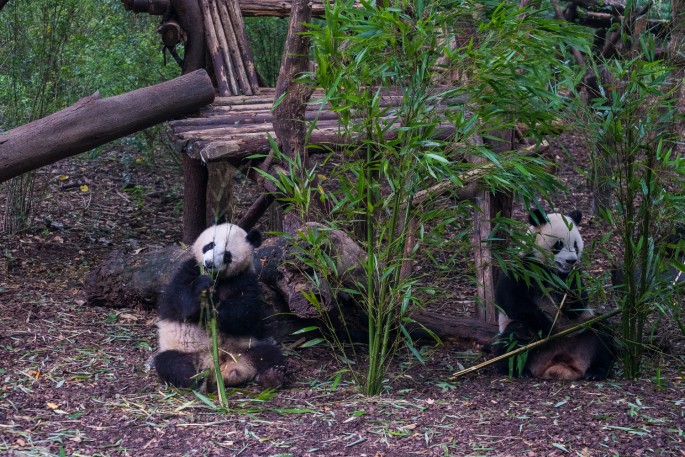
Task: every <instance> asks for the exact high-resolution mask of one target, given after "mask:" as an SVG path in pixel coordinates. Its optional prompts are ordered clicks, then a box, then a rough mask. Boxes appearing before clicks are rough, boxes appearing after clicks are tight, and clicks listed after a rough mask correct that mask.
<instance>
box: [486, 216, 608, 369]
mask: <svg viewBox="0 0 685 457" xmlns="http://www.w3.org/2000/svg"><path fill="white" fill-rule="evenodd" d="M581 218H582V214H581V213H580V211H574V212H572V213H570V214H569V215H563V214H559V213H552V214H544V213H542V212H541V211H535V212H534V213H533V214H531V216H530V218H529V221H530V224H531V227H530V231H531V232H532V234H533V235H534V236H535V244H536V246H535V253H534V256H528V257H526V258H524V259H523V265H524V269H527V270H529V273H530V272H533V271H536V272H537V275H538V276H540V275H542V276H546V277H547V278H548V281H545V282H544V285H543V286H541V284H539V283H538V282H536V281H534V280H531V279H530V277H529V278H526V277H525V274H521V272H519V273H518V274H517V275H515V274H514V273H513V272H507V273H501V274H500V277H499V280H498V283H497V287H496V289H495V302H496V304H497V307H498V310H499V315H498V324H499V332H500V333H499V334H498V335H497V337H496V341H495V353H496V354H497V355H502V354H505V353H506V352H508V351H510V350H512V349H514V348H516V347H518V346H523V345H526V344H529V343H531V342H533V341H535V340H537V339H540V338H544V337H546V336H548V335H551V334H554V333H558V332H559V331H561V330H564V329H567V328H570V327H572V326H574V325H577V324H580V323H582V322H585V321H587V320H588V319H590V318H591V317H592V316H593V314H594V313H593V310H592V309H590V308H588V303H587V293H586V291H585V290H584V288H583V284H582V282H581V281H580V276H579V275H577V274H575V275H572V274H573V273H574V269H575V268H576V266H577V264H578V263H579V261H580V257H581V254H582V252H583V239H582V237H581V236H580V232H579V231H578V224H580V221H581ZM524 273H525V272H524ZM563 284H566V286H565V287H564V286H563ZM613 361H614V345H613V337H612V335H611V334H610V331H609V330H608V329H607V328H606V327H604V326H602V327H599V326H597V327H592V328H586V329H583V330H579V331H577V332H574V333H571V334H569V335H567V336H564V337H560V338H558V339H555V340H552V341H550V342H548V343H545V344H543V345H542V346H538V347H536V348H533V349H531V350H530V351H529V352H528V353H527V356H526V357H525V363H524V364H523V365H522V366H521V367H520V368H521V369H520V370H514V372H515V374H518V375H521V376H532V377H536V378H542V379H555V380H576V379H589V380H599V379H604V378H606V377H607V375H608V374H609V371H610V370H611V367H612V365H613ZM510 366H511V365H510V362H509V360H506V359H505V360H503V361H500V362H499V364H498V368H499V370H500V372H502V373H504V374H506V373H509V372H510ZM515 366H516V364H515V363H514V365H513V366H512V367H515Z"/></svg>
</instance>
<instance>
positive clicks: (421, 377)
mask: <svg viewBox="0 0 685 457" xmlns="http://www.w3.org/2000/svg"><path fill="white" fill-rule="evenodd" d="M564 141H565V146H566V148H568V149H569V150H570V151H571V152H574V151H576V152H578V153H581V152H582V148H583V145H582V144H580V143H579V142H578V141H577V140H575V139H573V138H570V137H567V138H565V139H564ZM559 155H560V156H563V153H562V152H561V149H559ZM153 165H156V166H157V167H158V169H159V170H161V173H157V172H153V171H154V170H155V169H154V167H153ZM562 176H564V177H565V179H566V180H567V181H568V182H569V184H570V185H571V187H572V188H573V189H574V190H573V192H572V193H571V194H570V195H569V196H568V197H567V198H566V199H565V201H564V202H561V201H560V202H558V204H559V205H560V206H566V203H567V202H570V203H572V204H573V206H575V207H578V208H579V209H582V210H583V211H584V212H585V213H589V202H588V198H587V192H586V189H585V185H584V181H583V180H582V179H579V178H578V175H577V174H575V173H573V172H572V169H571V168H570V167H569V168H568V170H562ZM45 178H46V182H47V188H46V193H45V195H44V199H43V202H42V209H41V212H40V214H41V215H40V218H39V219H40V220H39V221H38V222H37V223H36V224H35V227H34V228H33V229H31V230H30V231H29V232H28V233H24V234H22V235H21V236H12V237H4V238H0V240H2V245H3V253H2V256H1V257H0V309H2V313H0V453H3V454H5V455H132V456H155V455H244V456H275V455H293V456H310V455H311V456H314V455H327V456H329V455H330V456H377V457H381V456H404V455H435V456H439V455H440V456H442V455H458V456H461V455H493V456H495V455H497V456H525V455H530V456H536V455H540V456H547V455H567V454H568V455H581V456H599V455H621V456H637V455H685V384H684V383H685V381H684V380H683V360H684V357H685V353H684V352H683V350H682V348H683V338H682V336H679V335H678V334H677V333H675V332H674V333H670V334H669V340H670V341H669V343H670V346H671V352H670V353H668V354H662V353H656V352H654V353H650V355H649V357H650V360H648V363H647V365H648V369H647V375H646V376H645V377H644V378H643V379H640V380H638V381H634V382H625V381H622V380H620V378H617V377H616V378H614V379H612V380H609V381H607V382H601V383H598V382H577V383H561V382H537V381H533V380H510V379H507V378H503V377H501V376H498V375H496V374H495V373H494V372H493V371H491V370H484V371H482V372H480V373H478V374H476V375H471V376H469V377H465V378H460V379H459V380H456V381H453V380H450V375H451V374H452V373H454V372H455V371H457V370H458V369H459V368H460V367H462V366H469V365H473V364H474V363H476V362H477V361H479V360H480V359H481V355H480V354H479V353H477V352H474V351H472V350H470V349H469V348H465V347H463V346H458V345H457V344H456V343H454V342H449V341H448V342H446V344H445V345H444V346H442V347H439V348H437V349H426V351H427V352H433V354H432V357H431V358H430V359H429V362H428V364H427V366H421V365H418V364H417V363H416V362H415V361H413V360H412V359H408V358H407V359H400V360H399V361H398V363H397V364H396V366H395V367H394V368H393V370H392V371H391V373H390V376H389V379H388V390H387V392H386V393H385V394H384V395H381V396H379V397H377V398H371V399H369V398H364V397H362V396H360V395H358V394H357V393H356V392H355V390H354V388H353V386H352V384H351V383H350V381H349V378H348V377H347V376H345V375H344V374H342V375H341V380H340V382H339V383H337V382H335V379H336V376H335V374H336V372H337V371H338V370H339V369H340V366H339V365H338V364H337V363H336V361H335V360H334V358H333V357H332V356H331V353H330V352H328V351H327V350H326V349H325V348H320V347H315V348H309V349H300V348H298V349H288V350H287V354H288V356H289V361H290V362H289V363H290V372H291V382H290V385H289V386H288V388H286V389H285V390H283V391H280V392H277V393H276V394H274V395H273V396H270V395H265V394H263V393H261V392H260V391H259V389H257V388H256V387H255V386H248V387H247V388H246V389H245V390H241V391H236V392H235V393H234V395H233V396H232V397H231V406H230V408H229V410H228V411H222V410H218V409H217V408H216V407H215V406H214V405H213V404H212V403H211V402H206V401H204V399H203V398H201V397H199V396H196V395H194V394H193V393H182V392H179V391H176V390H174V389H169V388H166V387H165V386H163V385H162V384H160V382H159V381H158V379H157V378H156V376H155V375H154V373H151V372H149V371H148V369H147V368H146V363H147V361H148V359H149V357H150V356H151V354H152V352H153V350H154V346H155V344H156V343H155V327H154V313H152V312H150V311H146V310H143V309H140V308H130V309H125V310H111V309H106V308H90V307H87V306H84V300H83V298H84V297H83V292H82V280H83V277H84V276H85V274H86V273H87V272H88V271H89V270H90V269H91V268H92V267H93V266H95V265H97V264H98V262H99V261H100V260H101V259H103V258H104V256H105V255H107V253H108V252H110V251H111V250H112V249H114V248H120V247H126V248H128V249H131V250H137V249H148V248H149V246H150V244H154V245H168V244H172V243H175V242H178V240H179V239H180V233H181V222H180V220H181V219H180V213H179V210H180V187H179V184H178V183H179V182H180V181H179V179H178V177H177V175H176V171H175V168H174V164H173V163H172V161H170V160H169V159H168V158H166V159H164V158H161V159H158V163H157V164H149V163H146V162H145V160H143V159H141V160H139V161H136V160H135V157H133V158H131V157H129V156H127V155H125V154H122V153H120V152H109V153H107V154H104V155H102V156H100V157H98V158H96V159H94V160H86V159H85V158H77V159H72V160H69V161H65V162H62V163H60V164H58V165H57V166H55V167H53V169H52V171H51V172H50V173H49V174H48V175H46V176H45ZM82 185H87V186H88V188H87V189H86V188H82V187H81V186H82ZM581 229H582V230H583V234H584V236H585V237H586V239H591V238H592V237H593V236H594V235H597V233H598V232H599V231H601V227H598V226H597V225H596V224H595V223H594V222H592V221H589V222H586V223H584V224H583V226H581ZM141 252H145V251H141ZM592 268H601V266H600V267H598V266H597V265H593V266H592ZM450 284H452V289H451V290H449V292H448V293H446V294H445V296H446V297H450V298H449V300H453V301H454V302H463V303H469V302H470V299H471V297H470V296H469V295H468V294H469V293H470V292H469V291H466V292H465V291H464V284H467V282H466V281H463V280H462V281H445V283H444V284H443V285H444V286H445V287H449V285H450ZM457 306H458V304H457ZM431 307H433V308H435V309H443V310H449V309H454V307H455V303H452V302H449V303H448V302H444V303H442V302H441V303H433V304H431ZM658 364H661V366H662V368H661V371H660V374H659V378H657V377H656V376H655V373H656V371H655V369H654V367H656V366H657V365H658ZM619 369H620V368H619Z"/></svg>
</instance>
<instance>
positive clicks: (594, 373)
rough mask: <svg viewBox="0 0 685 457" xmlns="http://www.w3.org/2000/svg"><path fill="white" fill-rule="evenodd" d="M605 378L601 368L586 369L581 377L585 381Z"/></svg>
mask: <svg viewBox="0 0 685 457" xmlns="http://www.w3.org/2000/svg"><path fill="white" fill-rule="evenodd" d="M606 378H607V373H606V371H604V370H602V371H600V370H588V371H586V372H585V374H584V375H583V379H585V380H586V381H603V380H605V379H606Z"/></svg>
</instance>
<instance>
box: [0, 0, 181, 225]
mask: <svg viewBox="0 0 685 457" xmlns="http://www.w3.org/2000/svg"><path fill="white" fill-rule="evenodd" d="M159 50H160V45H159V37H158V36H157V35H156V34H155V33H154V24H153V23H152V21H151V18H150V17H149V16H147V15H140V16H133V15H131V14H128V13H126V12H124V10H123V6H122V4H121V2H120V1H114V0H111V1H107V2H101V1H94V0H88V1H76V0H64V1H54V0H34V1H28V0H13V1H11V2H9V3H8V4H7V6H5V8H3V10H2V14H0V128H2V129H5V130H8V129H11V128H14V127H17V126H19V125H22V124H25V123H27V122H29V121H32V120H34V119H38V118H41V117H44V116H46V115H48V114H50V113H53V112H55V111H59V110H61V109H63V108H66V107H67V106H69V105H71V104H73V103H74V102H76V101H77V100H78V99H80V98H82V97H85V96H87V95H90V94H92V93H93V92H96V91H98V92H100V94H101V95H102V96H111V95H117V94H120V93H123V92H127V91H131V90H134V89H137V88H140V87H144V86H148V85H152V84H155V83H158V82H160V81H163V80H166V79H170V78H172V77H174V76H177V75H178V73H179V71H178V68H177V67H176V68H175V66H174V65H170V66H169V67H166V68H164V67H162V66H161V63H162V59H161V53H160V51H159ZM151 62H152V63H153V64H151ZM154 62H158V64H157V65H155V64H154ZM140 135H141V138H142V139H143V141H144V140H145V136H144V135H143V134H140ZM3 187H4V189H3V190H4V192H5V195H6V199H7V205H6V207H5V224H4V229H5V230H6V231H8V232H13V231H16V230H20V229H22V228H25V227H26V226H28V224H29V222H30V210H31V207H32V201H33V198H34V196H33V194H34V189H33V187H34V181H33V172H31V173H28V174H26V175H25V176H22V177H19V178H16V179H14V180H11V181H9V182H8V183H7V184H5V185H4V186H3Z"/></svg>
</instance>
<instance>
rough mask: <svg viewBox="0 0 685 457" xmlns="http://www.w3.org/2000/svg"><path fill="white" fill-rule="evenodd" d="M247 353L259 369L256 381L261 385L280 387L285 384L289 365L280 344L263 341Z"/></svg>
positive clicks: (273, 387) (257, 369)
mask: <svg viewBox="0 0 685 457" xmlns="http://www.w3.org/2000/svg"><path fill="white" fill-rule="evenodd" d="M247 355H248V356H249V358H250V361H251V362H252V364H253V365H254V367H255V369H256V371H257V374H256V376H255V381H256V382H257V383H258V384H259V385H261V386H262V387H269V388H272V389H278V388H279V387H282V386H283V384H285V379H286V372H287V367H286V363H285V357H283V353H282V352H281V349H280V348H279V347H278V346H276V345H275V344H271V343H268V342H263V341H262V342H259V343H257V344H255V345H254V346H252V347H251V348H250V349H249V351H248V352H247Z"/></svg>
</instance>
